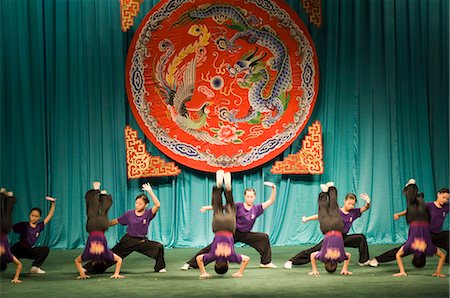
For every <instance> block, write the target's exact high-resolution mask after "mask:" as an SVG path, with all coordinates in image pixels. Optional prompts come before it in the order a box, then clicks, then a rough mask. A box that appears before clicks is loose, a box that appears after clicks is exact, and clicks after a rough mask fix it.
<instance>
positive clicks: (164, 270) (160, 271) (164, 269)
mask: <svg viewBox="0 0 450 298" xmlns="http://www.w3.org/2000/svg"><path fill="white" fill-rule="evenodd" d="M158 272H159V273H166V272H167V270H166V268H163V269H161V270H159V271H158Z"/></svg>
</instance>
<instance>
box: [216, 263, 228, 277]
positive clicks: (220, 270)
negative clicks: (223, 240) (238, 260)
mask: <svg viewBox="0 0 450 298" xmlns="http://www.w3.org/2000/svg"><path fill="white" fill-rule="evenodd" d="M214 270H215V271H216V273H217V274H225V273H227V271H228V262H227V261H217V262H216V264H215V265H214Z"/></svg>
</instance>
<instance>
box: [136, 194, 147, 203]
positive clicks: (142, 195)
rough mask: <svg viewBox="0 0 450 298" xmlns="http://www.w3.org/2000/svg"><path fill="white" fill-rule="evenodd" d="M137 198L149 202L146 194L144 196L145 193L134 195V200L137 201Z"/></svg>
mask: <svg viewBox="0 0 450 298" xmlns="http://www.w3.org/2000/svg"><path fill="white" fill-rule="evenodd" d="M137 199H142V200H143V201H144V203H145V204H148V203H150V201H149V200H148V198H147V196H146V195H145V194H140V195H138V196H137V197H136V200H135V201H137Z"/></svg>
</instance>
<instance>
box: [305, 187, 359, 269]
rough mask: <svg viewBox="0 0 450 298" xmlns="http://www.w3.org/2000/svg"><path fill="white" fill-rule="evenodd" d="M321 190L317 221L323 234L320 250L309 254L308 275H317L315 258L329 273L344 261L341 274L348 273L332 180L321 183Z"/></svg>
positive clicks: (341, 226) (342, 228)
mask: <svg viewBox="0 0 450 298" xmlns="http://www.w3.org/2000/svg"><path fill="white" fill-rule="evenodd" d="M320 187H321V189H322V192H321V193H320V194H319V198H318V205H319V213H318V217H319V223H320V230H321V231H322V233H323V234H324V235H325V238H324V240H323V243H322V247H321V249H320V251H316V252H313V253H312V254H311V256H310V260H311V267H312V271H311V272H309V273H308V274H309V275H312V276H315V275H319V271H317V265H316V259H317V260H320V261H322V262H323V263H325V269H326V270H327V271H328V272H329V273H333V272H335V271H336V269H337V264H338V263H340V262H342V261H343V262H344V265H343V267H342V270H341V274H343V275H350V274H352V272H350V271H348V265H349V263H350V253H348V252H346V251H345V249H344V240H343V239H342V231H343V230H344V223H343V221H342V217H341V215H340V214H339V206H338V203H337V189H336V188H335V187H334V183H333V182H328V183H327V184H322V185H321V186H320Z"/></svg>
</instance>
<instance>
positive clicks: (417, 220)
mask: <svg viewBox="0 0 450 298" xmlns="http://www.w3.org/2000/svg"><path fill="white" fill-rule="evenodd" d="M418 191H419V189H418V188H417V185H416V181H415V180H414V179H410V180H409V181H408V183H407V184H406V185H405V187H404V189H403V195H404V196H405V197H406V201H407V208H406V221H407V222H408V223H409V231H408V239H407V240H406V243H405V244H403V246H402V247H400V249H399V251H398V252H397V254H396V255H395V258H396V259H397V264H398V268H399V270H400V272H399V273H396V274H393V276H406V275H407V274H406V271H405V267H404V266H403V261H402V257H403V256H404V255H406V254H411V253H412V254H413V259H412V263H413V265H414V266H415V267H417V268H422V267H424V266H425V264H426V257H427V256H432V255H437V256H438V257H439V261H438V265H437V268H436V272H435V273H433V276H437V277H445V274H442V273H441V271H442V266H443V265H444V262H445V254H444V253H443V252H442V251H441V250H440V249H439V248H437V247H436V246H435V245H434V244H433V243H432V241H431V233H430V229H429V224H428V220H429V214H428V210H427V207H426V206H425V202H424V201H423V193H419V192H418Z"/></svg>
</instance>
